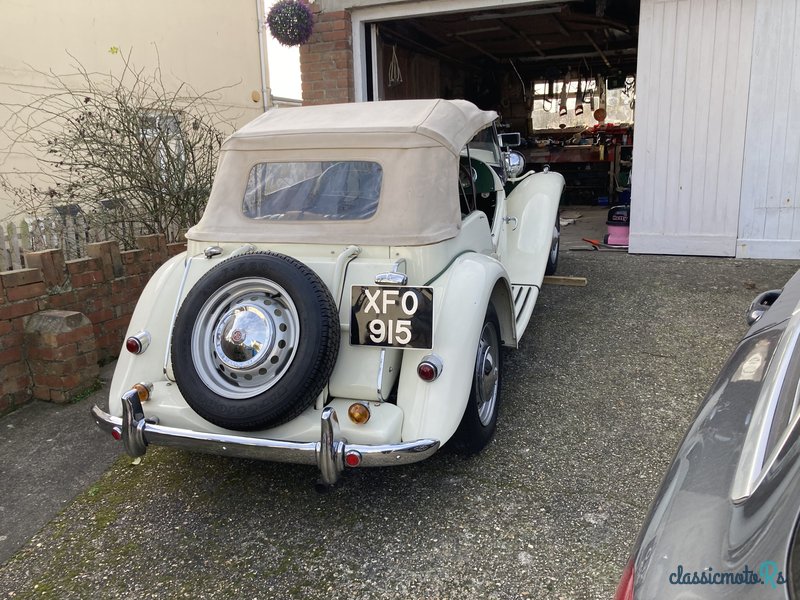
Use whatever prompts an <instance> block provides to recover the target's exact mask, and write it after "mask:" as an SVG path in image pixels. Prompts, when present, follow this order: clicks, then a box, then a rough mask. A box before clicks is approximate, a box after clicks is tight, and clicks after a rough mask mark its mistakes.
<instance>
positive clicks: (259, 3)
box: [256, 0, 271, 112]
mask: <svg viewBox="0 0 800 600" xmlns="http://www.w3.org/2000/svg"><path fill="white" fill-rule="evenodd" d="M256 19H257V20H258V63H259V65H260V66H261V105H262V106H263V108H264V112H267V110H269V107H270V104H271V102H270V97H269V88H268V87H267V82H268V81H269V66H268V65H267V61H266V56H265V48H266V47H267V44H266V40H265V37H264V29H265V27H266V15H265V14H264V0H256Z"/></svg>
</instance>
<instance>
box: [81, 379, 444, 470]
mask: <svg viewBox="0 0 800 600" xmlns="http://www.w3.org/2000/svg"><path fill="white" fill-rule="evenodd" d="M92 418H93V419H94V421H95V423H96V424H97V426H98V427H99V428H100V429H102V430H103V431H105V432H107V433H110V434H112V435H114V436H115V438H117V439H122V442H123V444H124V445H125V451H126V452H127V453H128V454H129V455H130V456H134V457H136V456H142V455H144V453H145V452H147V446H148V445H150V444H153V445H156V446H172V447H173V448H182V449H184V450H194V451H199V452H209V453H211V454H221V455H225V456H236V457H238V458H252V459H258V460H268V461H274V462H286V463H296V464H304V465H317V466H318V467H319V469H320V472H321V479H322V482H323V483H325V484H327V485H333V484H335V483H336V481H337V480H338V479H339V475H340V474H341V472H342V471H343V470H344V468H345V466H346V463H345V457H346V456H348V457H349V456H352V457H355V458H357V459H358V465H357V466H359V467H386V466H390V465H405V464H409V463H414V462H418V461H421V460H425V459H426V458H428V457H429V456H431V455H432V454H434V453H435V452H436V451H437V450H438V449H439V445H440V444H439V440H431V439H422V440H415V441H413V442H406V443H402V444H386V445H379V446H369V445H361V444H348V443H347V440H345V439H344V438H342V437H341V433H340V431H339V420H338V418H337V417H336V411H335V410H334V409H333V408H331V407H326V408H324V409H323V410H322V416H321V425H322V428H321V429H322V431H321V435H320V441H318V442H286V441H282V440H265V439H260V438H254V437H246V436H238V435H226V434H218V433H203V432H199V431H192V430H189V429H180V428H177V427H165V426H163V425H159V424H158V422H157V420H156V419H149V418H148V419H146V418H145V416H144V411H143V410H142V404H141V402H140V401H139V398H138V396H137V394H136V392H135V391H134V390H131V391H129V392H126V393H125V394H124V395H123V396H122V418H119V417H114V416H111V415H110V414H108V413H107V412H105V411H103V410H101V409H100V408H98V407H97V406H94V407H92ZM347 466H350V465H347Z"/></svg>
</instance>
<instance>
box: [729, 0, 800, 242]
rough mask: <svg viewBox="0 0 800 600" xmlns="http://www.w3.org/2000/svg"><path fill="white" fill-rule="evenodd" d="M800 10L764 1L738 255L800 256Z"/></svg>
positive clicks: (793, 3)
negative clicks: (798, 104) (798, 105)
mask: <svg viewBox="0 0 800 600" xmlns="http://www.w3.org/2000/svg"><path fill="white" fill-rule="evenodd" d="M798 36H800V5H798V2H797V0H758V6H757V9H756V15H755V38H754V44H753V68H752V75H751V78H750V103H749V106H748V110H747V131H746V136H745V148H746V153H745V160H744V173H743V177H742V193H741V208H740V216H739V241H738V243H737V248H736V255H737V256H741V257H752V258H764V257H768V258H800V111H798V108H797V102H798V98H800V44H798Z"/></svg>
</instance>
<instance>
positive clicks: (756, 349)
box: [615, 272, 800, 600]
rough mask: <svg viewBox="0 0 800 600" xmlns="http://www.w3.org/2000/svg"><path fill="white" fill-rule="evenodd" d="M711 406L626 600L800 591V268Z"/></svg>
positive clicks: (691, 437)
mask: <svg viewBox="0 0 800 600" xmlns="http://www.w3.org/2000/svg"><path fill="white" fill-rule="evenodd" d="M748 320H749V321H751V322H753V325H752V327H751V328H750V330H749V331H748V332H747V335H746V336H745V337H744V339H743V340H742V341H741V342H740V343H739V345H738V347H737V348H736V350H735V351H734V352H733V354H732V355H731V357H730V358H729V359H728V361H727V362H726V364H725V366H724V367H723V369H722V371H721V373H720V374H719V376H718V377H717V380H716V382H715V383H714V385H713V386H712V387H711V390H710V391H709V393H708V395H707V396H706V398H705V399H704V401H703V402H702V404H701V405H700V409H699V410H698V413H697V415H696V417H695V420H694V421H693V423H692V425H691V427H690V428H689V431H688V432H687V434H686V437H685V438H684V440H683V442H682V443H681V445H680V447H679V449H678V452H677V454H676V455H675V459H674V460H673V462H672V465H671V467H670V469H669V472H668V473H667V475H666V477H665V478H664V481H663V483H662V484H661V488H660V490H659V492H658V495H657V496H656V498H655V501H654V502H653V504H652V506H651V508H650V512H649V514H648V517H647V519H646V520H645V524H644V527H643V528H642V530H641V532H640V533H639V537H638V539H637V540H636V543H635V544H634V548H633V553H632V556H631V560H630V562H629V563H628V565H627V566H626V568H625V570H624V572H623V576H622V579H621V581H620V584H619V588H618V590H617V593H616V596H615V600H653V599H658V600H670V599H682V600H691V599H706V598H715V599H716V598H737V599H739V598H743V599H759V600H770V599H773V598H776V599H777V598H781V599H786V598H795V597H799V596H800V581H798V579H799V578H800V543H799V542H798V539H797V537H798V536H797V530H798V519H800V439H798V438H800V386H799V385H798V381H800V342H798V338H800V272H798V273H797V274H795V276H794V277H792V279H790V280H789V282H788V283H787V284H786V286H785V287H784V289H783V290H782V292H781V291H780V290H775V291H771V292H765V293H764V294H761V295H760V296H759V297H757V298H756V300H754V302H753V305H752V306H751V307H750V311H749V312H748Z"/></svg>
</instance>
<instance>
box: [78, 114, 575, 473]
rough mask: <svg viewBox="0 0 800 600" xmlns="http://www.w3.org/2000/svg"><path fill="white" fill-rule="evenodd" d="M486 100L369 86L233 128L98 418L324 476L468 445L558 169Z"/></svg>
mask: <svg viewBox="0 0 800 600" xmlns="http://www.w3.org/2000/svg"><path fill="white" fill-rule="evenodd" d="M496 118H497V115H496V114H495V113H494V112H488V111H483V110H479V109H478V108H476V107H475V106H474V105H472V104H470V103H469V102H466V101H459V100H456V101H447V100H412V101H393V102H374V103H360V104H342V105H328V106H312V107H301V108H286V109H277V110H271V111H269V112H267V113H265V114H263V115H261V116H260V117H258V118H257V119H255V120H254V121H253V122H251V123H250V124H248V125H246V126H245V127H244V128H242V129H241V130H239V131H238V132H236V133H235V134H233V135H232V136H231V137H230V138H228V140H226V142H225V143H224V144H223V147H222V151H221V153H220V160H219V166H218V170H217V174H216V178H215V181H214V186H213V190H212V192H211V196H210V199H209V202H208V206H207V208H206V211H205V213H204V215H203V217H202V219H201V220H200V222H199V223H198V224H197V225H196V226H195V227H193V228H192V229H190V230H189V232H188V233H187V236H186V237H187V240H188V244H187V251H186V253H184V254H182V255H179V256H176V257H174V258H173V259H171V260H169V261H168V262H167V263H165V264H164V265H163V266H162V267H161V268H160V269H159V270H158V272H156V274H155V275H154V276H153V278H152V279H151V281H150V282H149V283H148V285H147V286H146V288H145V289H144V291H143V293H142V295H141V298H140V299H139V302H138V305H137V307H136V310H135V312H134V314H133V317H132V319H131V322H130V328H129V330H128V334H127V335H128V337H127V339H126V341H125V344H124V350H123V352H122V355H121V356H120V359H119V361H118V363H117V368H116V372H115V374H114V378H113V381H112V385H111V398H110V402H109V412H108V413H106V412H105V411H103V410H101V409H99V408H98V407H94V408H93V409H92V414H93V417H94V420H95V421H96V423H97V425H98V426H99V427H100V428H101V429H103V430H105V431H108V432H109V433H111V434H112V435H113V436H114V438H116V439H118V440H121V441H122V442H123V443H124V446H125V450H126V451H127V452H128V454H130V455H132V456H141V455H143V454H144V453H145V452H146V450H147V448H148V446H150V445H163V446H174V447H179V448H184V449H187V450H198V451H205V452H212V453H217V454H223V455H230V456H237V457H247V458H257V459H264V460H272V461H280V462H289V463H302V464H315V465H318V467H319V469H320V471H321V481H322V483H324V484H327V485H332V484H334V483H335V482H336V481H337V479H338V478H339V477H340V475H341V473H342V472H343V471H344V470H345V469H346V468H353V467H373V466H387V465H402V464H406V463H412V462H417V461H420V460H423V459H425V458H427V457H429V456H431V455H432V454H433V453H435V452H436V451H437V450H438V449H439V448H440V447H441V446H442V445H444V444H446V443H452V444H454V445H457V446H458V448H460V449H461V450H462V451H464V452H465V453H476V452H478V451H480V450H481V449H482V448H483V447H484V446H485V445H486V444H487V443H488V442H489V440H490V439H491V438H492V435H493V433H494V430H495V424H496V422H497V413H498V408H499V405H500V390H501V379H502V368H501V366H502V365H501V351H500V350H501V346H506V347H510V348H514V347H516V346H517V344H518V343H519V340H520V338H521V337H522V335H523V333H524V331H525V327H526V325H527V324H528V320H529V319H530V317H531V313H532V312H533V308H534V304H535V302H536V298H537V296H538V294H539V288H540V285H541V283H542V279H543V276H544V274H545V271H546V270H547V271H552V270H554V269H555V266H556V261H557V259H558V214H557V213H558V204H559V199H560V197H561V193H562V190H563V187H564V180H563V178H562V176H561V175H559V174H557V173H553V172H543V173H526V174H525V176H519V175H520V173H519V171H520V169H521V167H522V166H523V165H522V164H521V163H520V161H519V159H520V156H519V155H518V154H515V153H513V152H512V151H509V150H508V148H505V150H504V148H503V147H502V146H501V145H500V143H499V142H500V140H502V139H503V137H502V136H500V137H499V136H498V135H497V134H496V131H495V127H494V122H495V120H496ZM512 167H513V168H512ZM507 189H509V190H512V191H510V192H509V193H508V194H507V193H506V190H507Z"/></svg>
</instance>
